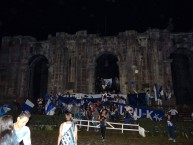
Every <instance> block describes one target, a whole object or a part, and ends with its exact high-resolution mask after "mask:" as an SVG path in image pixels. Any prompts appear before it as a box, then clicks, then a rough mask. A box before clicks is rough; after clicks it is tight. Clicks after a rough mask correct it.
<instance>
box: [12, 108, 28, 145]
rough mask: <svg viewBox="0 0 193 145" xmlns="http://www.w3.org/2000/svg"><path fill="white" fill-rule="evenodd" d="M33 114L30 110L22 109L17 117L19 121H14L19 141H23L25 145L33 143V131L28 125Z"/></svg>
mask: <svg viewBox="0 0 193 145" xmlns="http://www.w3.org/2000/svg"><path fill="white" fill-rule="evenodd" d="M30 117H31V114H30V112H29V111H22V112H21V114H20V115H19V116H18V117H17V121H16V122H15V123H14V131H15V134H16V137H17V141H18V142H19V143H20V142H22V141H23V144H24V145H31V133H30V129H29V127H27V126H26V124H27V122H28V121H29V118H30Z"/></svg>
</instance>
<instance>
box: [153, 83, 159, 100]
mask: <svg viewBox="0 0 193 145" xmlns="http://www.w3.org/2000/svg"><path fill="white" fill-rule="evenodd" d="M153 90H154V95H155V101H157V99H158V98H159V91H158V85H157V83H155V84H154V87H153Z"/></svg>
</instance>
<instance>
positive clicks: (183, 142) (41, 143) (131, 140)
mask: <svg viewBox="0 0 193 145" xmlns="http://www.w3.org/2000/svg"><path fill="white" fill-rule="evenodd" d="M31 134H32V144H33V145H56V144H57V136H58V129H53V130H32V131H31ZM106 136H107V138H106V140H105V141H104V142H102V140H101V136H100V132H94V131H93V130H90V131H86V130H85V129H83V130H81V131H78V145H173V144H175V145H193V137H189V138H188V139H187V138H186V137H183V136H177V138H176V142H175V143H173V142H171V141H168V137H167V135H165V136H163V135H159V134H156V135H152V134H147V136H146V137H145V138H143V137H141V136H140V135H139V134H138V133H137V132H129V131H127V132H124V133H123V134H122V133H121V132H120V131H112V130H107V133H106Z"/></svg>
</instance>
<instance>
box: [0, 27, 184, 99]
mask: <svg viewBox="0 0 193 145" xmlns="http://www.w3.org/2000/svg"><path fill="white" fill-rule="evenodd" d="M180 36H181V35H179V36H176V35H175V36H174V35H173V34H171V33H169V32H167V31H164V30H157V29H155V30H147V31H146V32H144V33H137V32H136V31H126V32H122V33H119V34H118V35H117V36H105V37H100V36H97V35H94V34H87V32H86V31H79V32H77V33H76V34H73V35H70V34H66V33H57V34H56V36H49V38H48V40H46V41H37V40H36V39H35V38H32V37H29V36H13V37H4V38H3V39H2V45H1V49H0V50H1V54H0V88H1V90H0V97H1V98H12V97H16V98H27V97H28V89H29V88H28V83H29V69H30V67H29V60H30V59H31V58H32V57H33V56H36V55H43V56H45V57H46V58H47V59H48V62H49V66H48V92H50V91H51V90H53V89H56V90H58V91H61V92H64V91H67V90H73V91H74V92H78V93H94V89H95V88H94V84H95V82H94V81H95V66H96V59H97V58H98V57H100V55H102V54H104V53H111V54H113V55H115V56H116V57H117V58H118V62H117V63H118V66H119V74H120V76H119V79H120V89H121V93H124V94H125V93H128V91H130V90H131V86H130V85H128V83H129V82H131V81H133V82H136V84H137V85H136V86H135V87H136V89H137V90H141V89H143V88H144V86H146V84H147V83H149V84H150V87H151V88H152V87H153V84H154V83H155V82H156V83H158V84H162V85H163V86H164V87H166V88H169V87H171V86H172V78H171V67H170V63H171V60H170V59H169V56H170V54H171V53H172V52H173V51H174V50H175V46H174V44H173V41H172V39H173V38H174V37H175V38H176V37H177V38H178V37H180ZM69 61H70V63H69ZM136 72H138V73H136Z"/></svg>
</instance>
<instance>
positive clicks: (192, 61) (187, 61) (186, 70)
mask: <svg viewBox="0 0 193 145" xmlns="http://www.w3.org/2000/svg"><path fill="white" fill-rule="evenodd" d="M171 58H172V59H173V61H172V64H171V69H172V79H173V89H174V94H175V96H176V104H177V105H184V104H186V105H193V87H192V86H193V53H192V52H191V51H190V50H187V49H185V48H178V50H177V51H175V52H174V53H172V54H171Z"/></svg>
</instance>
